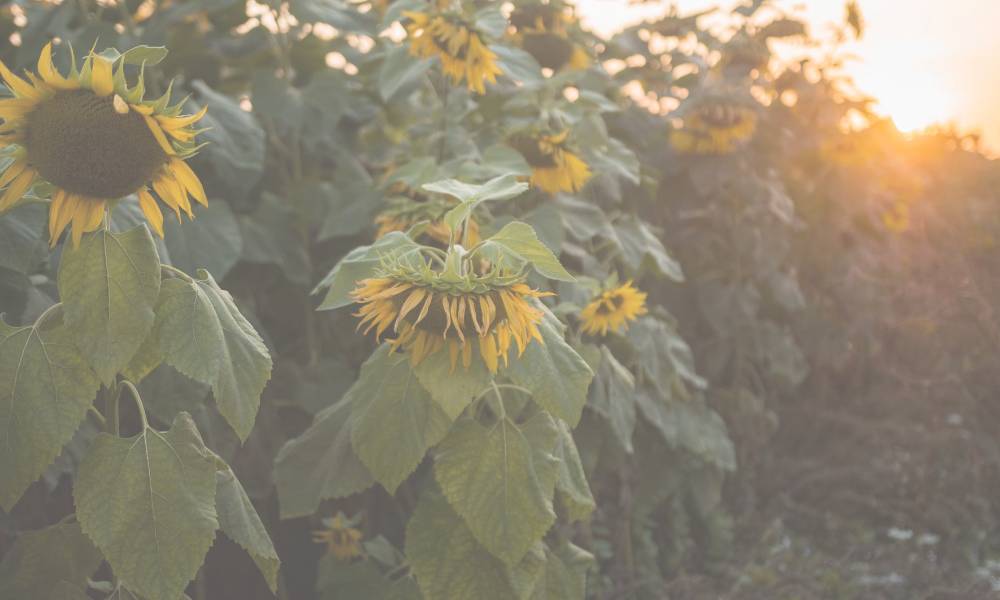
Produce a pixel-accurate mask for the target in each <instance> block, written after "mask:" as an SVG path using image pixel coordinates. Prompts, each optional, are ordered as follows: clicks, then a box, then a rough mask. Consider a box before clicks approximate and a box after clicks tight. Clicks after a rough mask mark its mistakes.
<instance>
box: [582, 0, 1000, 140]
mask: <svg viewBox="0 0 1000 600" xmlns="http://www.w3.org/2000/svg"><path fill="white" fill-rule="evenodd" d="M576 2H577V6H578V7H579V11H580V14H581V18H582V20H583V21H584V23H585V25H586V26H587V27H589V28H590V29H592V30H594V31H596V32H598V33H602V34H606V33H610V32H614V31H616V30H618V29H621V28H622V27H623V26H626V25H629V24H633V23H636V22H639V21H642V20H644V19H649V18H655V17H656V16H659V15H662V14H663V13H664V12H665V11H666V7H667V6H668V5H669V4H670V2H665V1H663V0H660V1H659V2H651V3H649V4H646V5H639V6H635V5H630V4H629V3H628V2H627V0H576ZM673 3H674V4H676V5H677V6H678V8H679V9H680V11H681V13H682V14H685V13H689V12H694V11H697V10H700V9H703V8H706V7H711V6H723V7H727V8H728V7H732V6H734V5H736V4H737V3H738V2H734V1H732V0H719V1H716V2H712V1H710V0H674V2H673ZM773 3H774V5H776V6H778V7H780V8H782V9H784V10H786V11H788V12H791V13H792V14H798V15H800V16H801V17H804V18H805V19H806V20H807V21H808V22H809V23H810V26H811V30H812V32H813V33H814V34H816V35H820V36H821V35H823V34H824V33H826V32H828V31H829V24H830V23H833V22H843V18H844V4H845V2H844V0H774V2H773ZM859 4H860V6H861V11H862V13H863V14H864V18H865V23H866V30H865V35H864V38H863V39H862V40H861V41H860V42H852V43H850V44H849V45H848V46H847V47H846V49H847V50H848V51H850V52H851V53H852V54H854V55H856V58H855V59H854V60H852V61H850V62H849V63H848V64H847V67H846V71H847V73H848V74H849V75H851V76H853V77H854V80H855V82H856V83H857V85H858V88H859V89H860V90H861V91H863V92H865V93H867V94H869V95H871V96H874V97H875V98H877V99H878V100H879V104H878V106H877V107H876V109H877V111H878V112H880V113H882V114H884V115H887V116H890V117H892V118H893V120H894V121H895V122H896V125H897V126H898V127H899V128H900V129H901V130H903V131H915V130H919V129H923V128H924V127H926V126H928V125H931V124H934V123H947V122H954V123H956V124H957V125H958V126H959V128H960V129H961V130H962V131H973V130H975V131H979V132H981V133H982V134H983V137H984V141H985V144H986V145H987V147H988V148H989V149H990V150H991V151H992V152H993V153H997V152H998V151H1000V34H998V33H997V27H998V25H1000V0H947V1H942V0H859Z"/></svg>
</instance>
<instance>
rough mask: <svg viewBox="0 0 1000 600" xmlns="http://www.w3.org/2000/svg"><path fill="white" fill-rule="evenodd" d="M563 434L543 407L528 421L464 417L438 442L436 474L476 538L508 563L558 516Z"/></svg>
mask: <svg viewBox="0 0 1000 600" xmlns="http://www.w3.org/2000/svg"><path fill="white" fill-rule="evenodd" d="M558 436H559V432H558V430H557V429H556V426H555V422H554V421H553V419H552V417H550V416H549V415H548V414H546V413H544V412H540V413H538V414H537V415H535V416H534V417H532V418H531V419H530V420H529V421H528V422H527V423H525V424H524V425H518V424H516V423H514V422H513V421H511V420H510V419H508V418H500V419H499V420H498V421H497V422H496V423H494V424H493V425H491V426H489V427H486V426H483V425H481V424H480V423H479V422H478V421H476V420H475V419H472V418H468V419H464V420H461V421H459V422H458V423H456V424H455V427H454V428H453V429H452V431H451V433H449V434H448V437H446V438H445V439H444V441H442V442H441V444H440V445H439V446H438V452H437V455H436V457H435V461H434V474H435V477H436V479H437V482H438V484H439V485H440V486H441V490H442V491H443V492H444V495H445V497H447V498H448V502H449V503H451V505H452V507H454V509H455V511H456V512H457V513H458V514H459V515H461V516H462V519H463V520H464V521H465V524H466V526H468V528H469V530H470V531H471V532H472V534H473V535H474V536H475V538H476V540H478V541H479V543H480V544H481V545H482V546H483V547H484V548H486V549H487V550H489V552H490V553H492V554H493V555H494V556H497V557H498V558H500V559H502V560H503V561H504V562H506V563H507V564H511V565H513V564H516V563H517V562H519V561H520V560H521V559H522V558H524V555H525V554H526V553H527V552H528V550H530V549H531V547H532V546H533V545H534V544H535V542H537V541H539V540H540V539H541V538H542V536H543V535H545V532H546V531H548V529H549V527H551V526H552V523H554V522H555V518H556V515H555V512H554V510H553V507H552V491H553V487H554V485H555V480H556V469H557V466H558V461H557V459H556V458H555V456H553V455H552V451H553V450H554V449H555V445H556V442H557V440H558Z"/></svg>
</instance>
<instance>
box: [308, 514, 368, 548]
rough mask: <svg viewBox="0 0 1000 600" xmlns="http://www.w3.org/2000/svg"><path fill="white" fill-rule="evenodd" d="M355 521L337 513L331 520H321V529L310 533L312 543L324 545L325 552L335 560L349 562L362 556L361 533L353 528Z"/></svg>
mask: <svg viewBox="0 0 1000 600" xmlns="http://www.w3.org/2000/svg"><path fill="white" fill-rule="evenodd" d="M354 521H355V519H352V520H348V519H346V518H345V517H344V513H342V512H338V513H337V515H336V516H334V517H333V518H327V519H323V529H318V530H316V531H313V532H312V539H313V542H314V543H316V544H326V551H327V552H328V553H329V554H332V555H333V557H334V558H336V559H337V560H351V559H352V558H357V557H359V556H361V555H362V554H363V551H362V549H361V537H362V535H361V531H360V530H358V529H355V528H354V525H356V523H355V522H354Z"/></svg>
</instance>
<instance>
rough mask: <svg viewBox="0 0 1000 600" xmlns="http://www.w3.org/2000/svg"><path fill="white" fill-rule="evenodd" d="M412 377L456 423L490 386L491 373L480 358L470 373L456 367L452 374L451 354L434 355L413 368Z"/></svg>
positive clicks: (476, 357) (473, 361) (472, 364)
mask: <svg viewBox="0 0 1000 600" xmlns="http://www.w3.org/2000/svg"><path fill="white" fill-rule="evenodd" d="M413 373H414V374H415V375H416V376H417V381H419V382H420V385H421V386H422V387H423V388H424V389H425V390H427V391H428V392H429V393H430V395H431V398H433V399H434V401H435V402H436V403H437V404H438V405H440V406H441V408H442V409H443V410H444V412H445V414H447V415H448V418H449V419H451V420H453V421H454V420H455V419H457V418H458V416H459V415H461V414H462V411H464V410H465V407H466V406H468V405H469V403H470V402H472V399H473V398H474V397H475V396H476V395H477V394H479V392H481V391H483V390H484V389H486V387H487V386H488V385H489V384H490V372H489V371H488V370H487V369H486V364H485V363H484V362H483V361H482V360H481V359H480V358H479V357H478V356H474V357H473V359H472V363H471V364H470V365H469V368H468V369H464V368H462V367H461V366H456V368H455V369H454V371H453V370H452V368H451V360H450V359H449V356H448V353H447V352H435V353H434V354H431V355H430V356H428V357H427V358H425V359H424V360H423V361H421V362H420V364H419V365H417V366H416V367H414V369H413Z"/></svg>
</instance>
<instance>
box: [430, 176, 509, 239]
mask: <svg viewBox="0 0 1000 600" xmlns="http://www.w3.org/2000/svg"><path fill="white" fill-rule="evenodd" d="M423 188H424V189H425V190H427V191H429V192H437V193H439V194H447V195H449V196H453V197H455V198H457V199H458V201H459V204H458V206H456V207H455V208H453V209H451V210H449V211H448V212H447V213H446V214H445V216H444V219H443V220H444V222H445V224H446V225H448V227H450V228H451V229H452V231H455V230H457V229H458V226H459V224H461V223H462V221H464V220H465V219H466V218H467V217H468V216H469V215H471V214H472V211H473V210H475V208H476V207H477V206H479V205H480V204H481V203H483V202H487V201H490V200H493V201H496V200H508V199H510V198H514V197H515V196H520V195H521V194H523V193H524V192H526V191H528V184H527V183H524V182H522V181H518V180H517V176H516V175H509V174H508V175H500V176H499V177H494V178H493V179H490V180H489V181H487V182H486V183H483V184H474V183H464V182H462V181H458V180H457V179H445V180H442V181H435V182H433V183H426V184H424V185H423Z"/></svg>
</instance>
